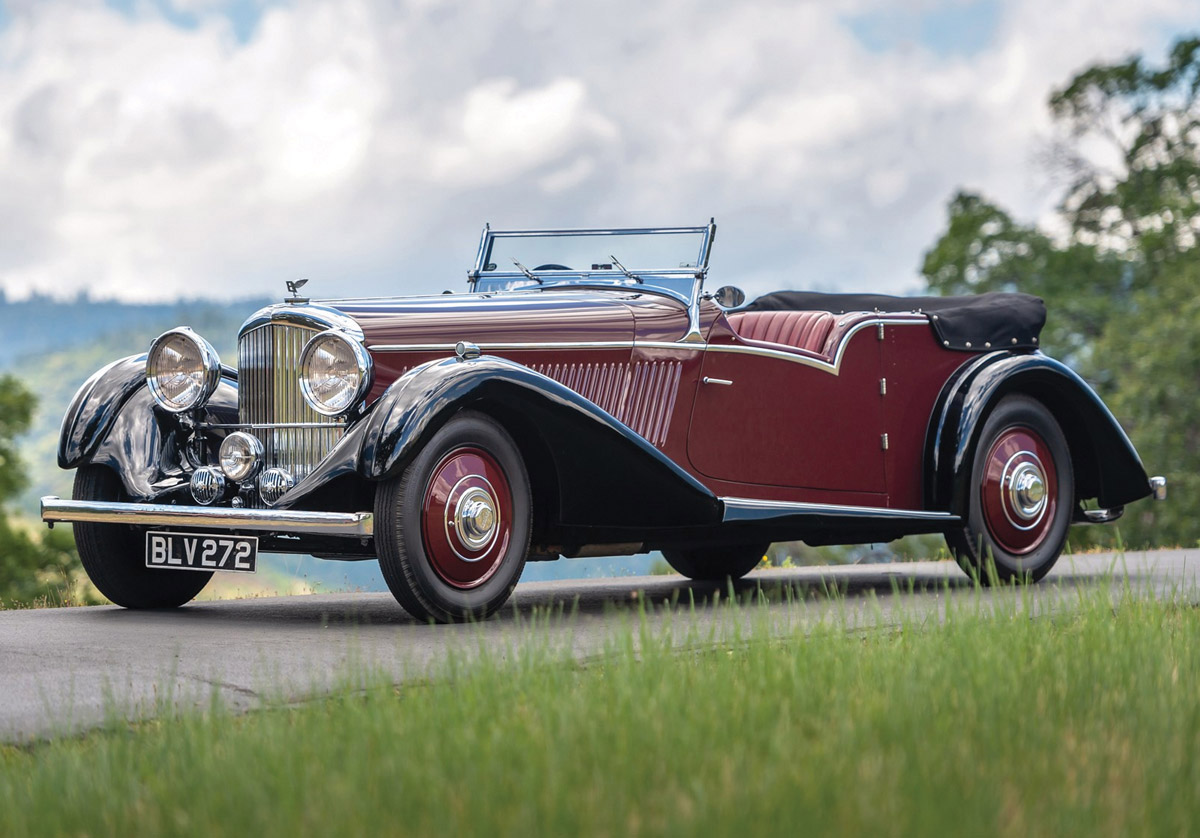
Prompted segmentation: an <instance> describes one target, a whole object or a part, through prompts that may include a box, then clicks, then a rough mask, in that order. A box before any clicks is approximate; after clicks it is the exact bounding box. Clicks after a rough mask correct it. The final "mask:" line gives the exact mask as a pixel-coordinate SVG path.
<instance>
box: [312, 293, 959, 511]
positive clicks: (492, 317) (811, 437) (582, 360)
mask: <svg viewBox="0 0 1200 838" xmlns="http://www.w3.org/2000/svg"><path fill="white" fill-rule="evenodd" d="M332 305H334V306H335V307H336V308H338V309H339V310H341V311H343V312H345V313H346V314H348V315H350V316H351V317H353V318H354V319H355V320H356V321H357V322H358V323H359V325H360V326H361V327H362V329H363V332H364V335H365V342H366V346H367V348H368V349H369V350H370V351H371V354H372V356H373V358H374V361H375V370H376V373H375V383H374V386H373V387H372V390H371V394H370V399H371V400H374V399H376V398H378V397H379V396H380V395H382V393H383V392H384V391H385V390H386V389H387V387H388V386H389V385H390V384H391V383H392V382H393V381H395V380H396V379H397V378H398V377H399V376H401V375H403V374H404V373H406V372H408V371H409V370H411V369H413V368H414V367H416V366H418V365H419V364H422V363H424V362H426V361H430V360H435V359H437V358H445V357H446V356H447V355H449V354H451V353H452V352H453V347H454V344H455V343H456V342H457V341H460V340H466V341H470V342H472V343H475V344H478V345H479V346H480V347H481V348H482V349H483V350H484V351H485V352H487V353H488V354H493V355H498V356H500V357H504V358H508V359H510V360H512V361H515V362H517V363H520V364H523V365H525V366H528V367H530V368H531V369H533V370H535V371H537V372H540V373H542V374H543V375H546V376H548V377H549V378H552V379H554V380H556V381H558V382H559V383H561V384H563V385H565V386H566V387H569V388H570V389H572V390H574V391H575V392H577V393H579V394H580V395H581V396H583V397H584V398H586V399H588V400H590V401H592V402H593V403H595V404H596V405H598V406H599V407H600V408H602V409H603V410H605V411H607V412H608V413H610V414H612V415H613V416H615V417H616V418H617V419H619V420H620V421H621V422H623V423H625V424H626V425H628V426H629V427H630V428H632V429H633V430H634V431H635V432H637V433H638V434H640V435H641V436H643V437H644V438H646V439H647V440H648V441H650V442H651V443H652V444H654V445H655V446H657V447H658V448H659V449H660V450H662V451H663V453H665V454H666V455H667V456H668V457H670V458H671V459H672V460H673V461H674V462H676V463H677V464H678V465H679V466H681V467H682V468H684V469H685V470H686V471H688V472H689V473H691V474H692V475H694V476H695V477H696V478H697V479H699V480H700V481H701V482H702V483H704V485H706V486H707V487H708V488H709V489H710V490H711V491H712V492H713V493H714V494H716V495H718V496H722V497H744V498H757V499H761V500H771V501H793V502H808V503H833V504H842V505H854V506H879V507H891V508H897V509H920V508H922V504H923V497H924V494H923V487H922V479H923V477H922V465H923V459H924V446H925V436H926V429H927V427H928V423H929V418H930V415H931V413H932V410H933V407H934V404H935V403H936V400H937V397H938V394H939V393H940V391H941V388H942V386H943V385H944V383H945V381H946V379H947V377H948V376H949V375H950V374H951V373H952V372H953V371H954V370H955V369H956V368H957V367H958V366H959V365H960V364H962V363H963V362H965V361H966V360H967V359H968V358H967V356H964V355H963V354H962V353H956V352H948V351H946V350H944V349H943V348H942V347H940V346H939V345H938V344H937V342H936V341H935V340H934V337H933V333H932V331H931V330H930V328H929V326H928V324H927V323H926V322H924V321H922V320H921V319H920V318H916V319H914V318H913V317H912V316H911V315H906V316H902V317H896V316H893V315H886V314H885V315H876V314H873V313H865V312H864V313H859V314H849V315H842V316H840V317H839V319H838V324H837V326H836V327H835V328H834V329H833V333H832V334H831V336H830V338H829V342H828V345H827V346H826V349H825V351H824V352H823V353H818V352H810V351H806V350H803V349H798V348H795V347H790V346H786V345H781V344H772V343H764V342H761V341H753V340H746V339H743V338H742V337H740V336H739V335H737V334H736V333H735V332H734V331H733V329H732V328H731V327H730V324H729V321H728V319H727V318H726V317H725V315H724V314H723V313H722V311H721V309H720V308H719V307H718V306H716V304H715V303H713V302H711V301H708V300H705V301H702V302H701V307H700V332H701V335H702V336H704V337H705V338H706V339H707V342H694V343H688V342H683V341H682V339H683V338H684V336H685V335H686V334H687V331H688V326H689V319H688V311H687V307H686V306H685V305H684V304H683V303H682V302H679V301H677V300H674V299H671V298H668V297H663V296H660V295H657V294H652V293H637V292H636V291H633V292H631V291H629V290H628V289H614V290H612V291H607V290H603V289H601V290H593V289H571V290H561V289H560V290H554V289H551V290H543V291H534V292H529V293H520V294H497V295H487V294H461V295H457V294H456V295H442V296H436V297H417V298H403V299H395V300H369V301H367V300H363V301H353V300H352V301H340V302H334V303H332ZM880 322H885V323H886V324H887V325H886V326H885V328H884V332H883V334H884V338H883V340H880V338H879V330H878V325H879V323H880ZM706 376H707V377H709V378H711V379H721V380H726V381H732V382H734V383H733V384H732V385H722V384H718V383H709V384H704V383H702V380H703V378H704V377H706ZM883 380H886V385H883V384H881V381H883ZM885 387H886V392H885ZM884 434H887V447H886V449H885V448H884V443H883V435H884Z"/></svg>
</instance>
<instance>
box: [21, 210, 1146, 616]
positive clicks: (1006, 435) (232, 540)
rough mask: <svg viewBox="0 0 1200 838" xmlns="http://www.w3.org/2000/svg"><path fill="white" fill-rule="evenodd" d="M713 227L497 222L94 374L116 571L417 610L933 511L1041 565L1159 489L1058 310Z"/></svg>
mask: <svg viewBox="0 0 1200 838" xmlns="http://www.w3.org/2000/svg"><path fill="white" fill-rule="evenodd" d="M715 232H716V226H715V225H714V224H712V223H710V224H708V225H705V226H700V227H675V228H658V229H595V230H537V231H501V230H491V229H487V228H485V229H484V233H483V237H482V240H481V241H480V244H479V250H478V254H477V257H476V261H475V266H474V268H473V269H472V270H471V271H470V272H469V274H468V276H469V286H470V287H469V289H468V290H467V291H466V293H450V292H446V293H445V294H443V295H439V296H420V297H401V298H386V299H337V300H328V301H323V302H319V303H317V302H312V301H310V300H309V299H306V298H304V297H302V296H300V290H299V288H300V285H301V284H302V283H301V282H295V283H289V287H290V293H291V296H289V297H287V298H286V300H285V301H284V302H283V303H282V304H279V305H272V306H269V307H267V308H265V309H263V310H261V311H258V312H256V313H255V314H253V315H252V316H251V317H250V318H249V319H248V320H247V321H246V323H245V325H243V326H242V328H241V332H240V334H239V338H238V357H237V366H236V368H235V367H230V366H225V365H223V364H222V363H221V362H220V360H219V359H218V357H217V353H216V351H215V350H214V349H213V347H212V345H211V344H209V343H208V342H207V341H206V340H205V339H204V338H203V337H201V336H200V335H198V334H196V333H195V332H194V331H192V330H191V329H190V328H188V327H186V326H185V327H180V328H177V329H172V330H170V331H168V332H166V333H165V334H163V335H161V336H160V337H158V338H157V339H156V340H155V341H154V342H153V344H152V345H151V346H150V349H149V352H148V353H147V354H144V355H137V356H134V357H129V358H124V359H121V360H119V361H115V362H114V363H112V364H110V365H109V366H107V367H105V368H104V369H102V370H100V371H99V372H97V373H96V374H95V375H93V376H92V377H91V379H89V380H88V381H87V382H86V383H85V384H84V385H83V387H82V388H81V389H80V390H79V393H78V394H77V395H76V397H75V399H74V401H73V402H72V404H71V406H70V408H69V410H68V411H67V414H66V417H65V419H64V421H63V426H62V436H61V441H60V445H59V449H58V458H59V464H60V465H61V466H62V467H63V468H66V469H76V470H77V472H76V477H75V486H74V494H73V498H72V499H71V500H60V499H58V498H53V497H50V498H45V499H44V500H43V502H42V518H43V520H45V521H47V522H50V523H51V525H53V523H54V522H57V521H67V522H72V523H73V524H74V526H75V536H76V541H77V543H78V546H79V553H80V556H81V558H82V560H83V564H84V567H85V568H86V569H87V572H88V574H89V575H90V577H91V579H92V581H93V582H94V583H95V585H96V587H97V588H99V590H100V591H101V592H102V593H103V594H104V595H105V596H107V597H108V598H109V599H111V600H112V601H113V602H115V603H117V604H119V605H123V606H126V607H129V608H164V607H172V606H178V605H180V604H182V603H185V602H187V601H188V600H190V599H192V597H194V596H195V595H196V594H198V593H199V592H200V590H201V589H202V588H203V587H204V585H205V583H206V582H207V580H208V579H209V577H210V576H211V574H212V573H213V572H214V571H251V570H253V569H254V568H255V566H256V559H257V554H258V551H259V549H262V550H264V551H270V552H287V553H307V554H312V555H315V556H319V557H322V558H329V559H349V560H354V559H375V558H377V559H378V560H379V563H380V567H381V569H382V572H383V576H384V578H385V579H386V581H387V584H388V586H389V587H390V588H391V590H392V592H393V593H394V594H395V596H396V599H397V600H399V602H400V603H401V604H402V605H403V606H404V608H406V609H407V610H408V611H409V612H411V613H412V614H413V615H414V616H415V617H417V618H418V619H422V620H438V621H450V620H459V619H464V618H479V617H483V616H486V615H488V614H490V613H492V612H494V611H495V610H496V609H497V608H499V607H500V606H501V605H502V604H503V603H504V602H505V600H506V599H507V598H508V597H509V595H510V594H511V592H512V590H513V587H514V586H515V585H516V583H517V580H518V579H519V578H520V576H521V571H522V569H523V567H524V565H525V562H526V561H538V560H543V559H553V558H557V557H559V556H560V555H561V556H566V557H577V556H589V555H614V554H635V553H639V552H644V551H650V550H661V551H662V553H663V555H664V556H665V557H666V559H667V561H668V562H670V563H671V565H672V566H673V567H674V568H675V569H676V570H677V571H679V572H680V573H682V574H684V575H685V576H689V577H691V578H693V579H700V580H722V579H725V578H728V577H732V578H735V579H736V578H738V577H741V576H743V575H745V574H746V573H748V572H749V571H750V570H751V569H752V568H754V567H755V566H756V565H757V564H758V563H759V562H760V560H761V558H762V556H763V553H764V551H765V550H766V548H767V546H768V545H769V544H770V543H771V542H773V541H781V540H799V539H803V540H804V541H806V542H808V543H809V544H841V543H866V542H883V541H888V540H892V539H895V538H898V537H900V536H904V535H908V534H912V533H944V534H945V537H946V540H947V541H948V542H949V545H950V547H951V549H952V551H953V553H954V555H955V556H957V558H958V560H959V562H960V563H961V564H962V565H963V567H964V568H965V569H967V570H968V572H970V573H972V574H974V575H976V576H977V577H978V578H979V579H980V580H981V581H982V582H984V583H987V582H989V581H994V580H1010V579H1025V580H1036V579H1039V578H1041V577H1042V576H1044V575H1045V574H1046V572H1047V571H1049V569H1050V568H1051V566H1052V565H1053V564H1054V562H1055V561H1056V559H1057V558H1058V556H1059V554H1060V552H1061V551H1062V549H1063V545H1064V542H1065V539H1066V537H1067V530H1068V527H1069V526H1070V525H1071V524H1072V523H1073V522H1076V523H1084V522H1105V521H1112V520H1114V519H1115V518H1117V517H1119V516H1120V515H1121V513H1122V511H1123V507H1124V505H1125V504H1128V503H1130V502H1132V501H1136V500H1138V499H1140V498H1143V497H1146V496H1148V495H1155V496H1158V497H1162V496H1164V495H1165V481H1164V480H1163V479H1162V478H1157V477H1156V478H1152V479H1151V478H1148V477H1147V475H1146V472H1145V471H1144V469H1143V467H1142V463H1141V461H1140V459H1139V458H1138V455H1137V453H1136V452H1135V451H1134V449H1133V446H1132V445H1131V444H1130V442H1129V440H1128V438H1127V437H1126V436H1125V434H1124V432H1123V431H1122V430H1121V427H1120V426H1119V425H1118V424H1117V422H1116V421H1115V420H1114V419H1113V417H1112V415H1111V414H1110V413H1109V411H1108V410H1107V408H1106V407H1105V406H1104V404H1103V403H1102V402H1101V400H1100V399H1099V398H1098V397H1097V396H1096V394H1095V393H1094V392H1093V391H1092V390H1091V389H1090V388H1089V387H1088V385H1087V384H1085V383H1084V382H1083V381H1082V380H1081V379H1080V378H1079V376H1077V375H1076V374H1075V373H1074V372H1072V371H1071V370H1070V369H1069V368H1067V367H1065V366H1064V365H1063V364H1061V363H1059V362H1057V361H1055V360H1052V359H1051V358H1049V357H1047V356H1046V355H1044V354H1042V353H1041V352H1040V351H1039V349H1038V333H1039V331H1040V329H1041V327H1042V325H1043V324H1044V322H1045V316H1046V312H1045V308H1044V306H1043V305H1042V301H1041V300H1039V299H1037V298H1035V297H1030V296H1028V295H1023V294H989V295H982V296H979V297H966V298H928V297H927V298H915V297H886V296H862V295H842V294H817V293H801V292H778V293H775V294H768V295H767V296H765V297H762V298H760V299H758V300H756V301H754V302H752V303H751V304H749V305H745V306H742V305H741V304H742V303H743V302H744V295H743V294H742V292H740V291H739V290H737V289H736V288H732V287H725V288H722V289H720V290H719V291H717V292H716V293H715V294H710V293H707V292H705V291H704V290H703V285H704V280H705V277H706V274H707V272H708V264H709V252H710V248H711V247H712V245H713V239H714V236H715Z"/></svg>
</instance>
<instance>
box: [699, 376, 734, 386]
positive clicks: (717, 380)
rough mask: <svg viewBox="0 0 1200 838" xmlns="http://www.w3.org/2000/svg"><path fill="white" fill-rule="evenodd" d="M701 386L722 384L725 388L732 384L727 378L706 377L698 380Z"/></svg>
mask: <svg viewBox="0 0 1200 838" xmlns="http://www.w3.org/2000/svg"><path fill="white" fill-rule="evenodd" d="M700 381H701V383H703V384H723V385H725V386H726V387H728V386H729V385H731V384H733V382H732V381H730V380H729V379H728V378H709V377H708V376H707V375H706V376H704V378H702V379H700Z"/></svg>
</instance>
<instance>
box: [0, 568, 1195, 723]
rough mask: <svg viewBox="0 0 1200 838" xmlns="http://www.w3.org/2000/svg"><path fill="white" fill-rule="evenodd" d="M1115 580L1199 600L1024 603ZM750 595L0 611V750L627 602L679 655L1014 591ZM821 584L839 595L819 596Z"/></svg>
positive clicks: (420, 666)
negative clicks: (410, 607) (498, 609)
mask: <svg viewBox="0 0 1200 838" xmlns="http://www.w3.org/2000/svg"><path fill="white" fill-rule="evenodd" d="M1114 574H1115V575H1117V576H1119V577H1121V578H1122V579H1123V578H1124V577H1125V576H1126V574H1127V575H1128V578H1129V580H1130V582H1131V585H1132V587H1133V589H1134V590H1135V591H1139V592H1143V593H1145V594H1147V595H1155V596H1169V595H1179V596H1184V597H1186V598H1188V599H1189V600H1191V601H1194V602H1200V549H1191V550H1171V551H1158V552H1152V553H1129V554H1126V555H1125V556H1123V557H1118V556H1114V555H1112V554H1097V555H1089V556H1080V557H1064V558H1063V559H1062V560H1060V562H1059V564H1058V566H1057V567H1056V568H1055V570H1054V572H1053V573H1052V574H1051V575H1050V576H1049V577H1047V579H1046V580H1044V581H1043V582H1042V584H1040V585H1038V586H1035V587H1034V588H1033V589H1032V593H1031V594H1030V595H1029V596H1030V597H1031V599H1030V600H1028V601H1029V602H1031V603H1033V604H1035V605H1036V606H1037V607H1038V608H1039V609H1051V608H1053V609H1058V608H1070V607H1072V603H1078V602H1079V599H1080V591H1081V590H1088V589H1094V590H1103V589H1104V588H1103V586H1104V585H1105V579H1106V578H1107V577H1109V576H1110V575H1114ZM759 586H761V587H762V589H763V590H766V591H768V592H769V594H770V596H769V599H771V600H773V602H771V604H768V605H765V606H763V607H761V608H759V607H754V608H738V609H730V608H727V607H725V605H724V604H723V601H724V602H727V599H728V597H727V596H724V593H725V592H724V591H721V590H720V589H719V588H717V587H716V586H711V585H702V584H698V583H692V582H688V581H687V580H685V579H682V578H681V577H678V576H652V577H624V578H619V579H602V580H588V581H577V580H575V581H568V582H537V583H529V584H525V585H520V586H518V588H517V592H516V594H515V596H514V597H513V599H512V601H511V602H510V604H509V606H508V607H506V609H505V610H504V612H503V613H502V614H501V615H500V616H498V617H496V618H493V619H492V620H489V621H487V622H486V623H482V624H478V625H463V626H430V625H425V624H421V623H417V622H415V621H414V620H412V619H411V618H410V617H408V615H407V614H406V613H405V612H404V611H403V610H402V609H401V608H400V606H399V605H397V604H396V602H395V601H394V600H393V599H392V598H391V596H390V595H388V594H332V595H313V596H292V597H272V598H263V599H250V600H230V601H222V602H199V603H192V604H190V605H188V606H185V607H184V608H181V609H179V610H177V611H173V612H136V611H125V610H123V609H120V608H116V607H113V606H98V607H91V608H55V609H44V610H36V611H5V612H0V741H8V742H24V741H29V740H33V739H38V738H44V737H48V736H55V735H64V734H69V733H73V732H78V731H80V730H86V729H88V728H92V727H95V726H97V725H100V724H103V723H105V722H106V721H109V720H112V719H114V718H144V717H148V716H152V715H155V714H158V713H162V712H163V711H164V710H165V709H169V708H172V707H191V706H207V705H208V704H209V703H210V702H211V700H212V698H213V696H214V694H215V695H216V696H217V697H219V698H220V700H221V701H223V702H224V703H225V704H226V706H229V707H231V708H234V709H238V710H243V709H250V708H253V707H257V706H261V705H262V704H263V703H264V702H278V701H302V700H305V699H307V698H311V697H313V696H319V695H321V694H323V693H326V692H328V691H329V690H331V689H334V688H337V687H339V686H341V685H344V684H346V683H347V680H348V679H353V678H361V677H362V675H363V673H372V674H374V675H375V676H378V677H386V678H390V679H392V680H393V681H395V682H397V683H403V682H405V681H409V680H413V679H419V678H425V677H428V675H429V673H430V671H431V668H432V667H435V666H436V665H437V664H438V662H440V661H442V660H444V658H445V657H446V655H447V654H450V653H455V652H457V653H460V654H465V655H470V654H475V653H478V652H479V651H480V650H486V651H487V652H488V653H490V654H494V655H500V656H504V655H508V654H511V652H512V650H513V649H514V647H515V646H517V645H518V644H520V643H521V642H522V641H523V640H524V639H526V638H527V637H528V636H529V635H530V634H531V633H535V634H536V635H537V636H538V638H539V639H541V640H542V641H548V642H550V643H551V644H556V648H562V649H569V650H570V653H571V654H573V655H575V656H576V657H578V658H581V659H586V658H591V657H595V656H599V655H603V654H604V650H605V648H606V644H609V643H611V642H612V639H613V635H614V632H615V631H616V629H617V628H618V627H620V626H622V625H625V624H628V623H629V622H630V621H636V620H639V619H643V617H642V616H641V615H640V614H639V606H648V607H646V608H644V609H641V612H642V614H644V619H645V620H646V622H647V625H648V626H649V628H650V629H651V630H653V631H655V632H656V633H658V634H667V635H669V636H670V637H671V638H672V640H673V641H674V642H677V643H680V644H684V643H690V642H696V641H697V638H699V639H701V640H704V639H708V638H717V639H732V638H734V637H736V633H737V632H738V631H739V630H741V629H744V628H745V627H746V625H747V624H748V623H749V622H750V621H761V620H763V618H764V615H765V619H766V624H767V625H768V626H769V630H771V631H777V632H787V631H795V630H797V629H799V630H804V629H805V628H806V627H810V626H812V625H815V624H816V623H817V622H819V621H821V620H825V619H830V618H831V617H832V618H834V619H837V620H845V621H847V622H848V623H849V624H850V625H852V626H871V625H881V624H884V625H886V624H890V623H895V622H897V621H900V620H927V619H940V616H941V615H942V614H944V612H945V608H946V605H947V602H946V600H951V601H955V600H958V601H961V602H962V603H963V604H964V605H966V604H970V603H971V602H973V601H974V599H975V598H977V597H981V598H982V601H983V602H984V604H985V605H988V604H991V603H1003V602H1013V601H1014V600H1017V599H1020V597H1021V596H1022V594H1021V593H1016V592H1013V591H1011V590H1005V591H999V592H992V591H988V592H984V593H982V594H980V593H979V592H977V591H975V590H974V588H973V586H972V584H971V583H970V581H969V580H968V579H967V578H966V576H965V575H964V574H963V573H962V572H961V571H960V570H959V569H958V567H957V566H956V565H954V564H952V563H949V562H917V563H907V564H891V565H858V566H849V567H836V568H797V569H788V570H765V571H757V572H755V573H753V574H751V575H750V576H749V577H747V579H746V580H743V581H742V582H741V583H740V584H739V585H738V587H737V590H738V592H739V593H740V594H742V595H744V596H747V597H748V596H752V595H754V593H755V591H756V590H757V589H758V587H759ZM831 586H834V587H836V588H837V589H838V590H839V592H840V593H841V594H842V596H840V597H838V598H836V599H834V600H830V599H829V598H828V597H827V596H826V594H825V592H826V591H827V590H828V589H829V588H830V587H831ZM898 592H899V593H898ZM714 595H717V596H714ZM714 600H716V601H715V602H714ZM672 603H674V607H672ZM693 604H694V607H692V606H693ZM649 606H652V607H649Z"/></svg>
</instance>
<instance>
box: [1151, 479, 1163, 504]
mask: <svg viewBox="0 0 1200 838" xmlns="http://www.w3.org/2000/svg"><path fill="white" fill-rule="evenodd" d="M1150 494H1152V495H1153V496H1154V499H1155V500H1166V499H1167V478H1165V477H1151V478H1150Z"/></svg>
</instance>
